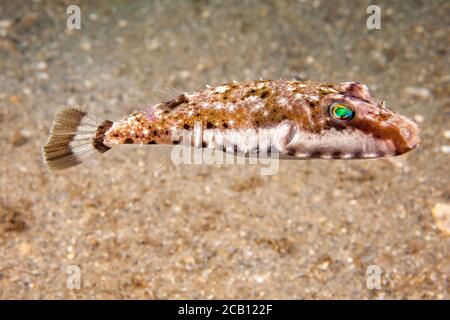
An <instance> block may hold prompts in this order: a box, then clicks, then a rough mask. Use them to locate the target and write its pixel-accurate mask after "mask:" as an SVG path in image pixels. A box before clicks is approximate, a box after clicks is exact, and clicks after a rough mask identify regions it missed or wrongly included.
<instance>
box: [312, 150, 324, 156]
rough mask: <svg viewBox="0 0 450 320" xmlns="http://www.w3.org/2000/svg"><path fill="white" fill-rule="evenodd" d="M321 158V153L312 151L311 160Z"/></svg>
mask: <svg viewBox="0 0 450 320" xmlns="http://www.w3.org/2000/svg"><path fill="white" fill-rule="evenodd" d="M321 156H322V151H314V152H313V153H311V158H320V157H321Z"/></svg>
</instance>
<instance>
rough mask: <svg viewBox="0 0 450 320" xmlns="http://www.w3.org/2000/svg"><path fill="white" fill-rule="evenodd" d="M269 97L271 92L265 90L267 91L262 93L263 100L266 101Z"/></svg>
mask: <svg viewBox="0 0 450 320" xmlns="http://www.w3.org/2000/svg"><path fill="white" fill-rule="evenodd" d="M268 95H269V90H265V91H263V92H261V95H260V97H261V99H264V98H267V96H268Z"/></svg>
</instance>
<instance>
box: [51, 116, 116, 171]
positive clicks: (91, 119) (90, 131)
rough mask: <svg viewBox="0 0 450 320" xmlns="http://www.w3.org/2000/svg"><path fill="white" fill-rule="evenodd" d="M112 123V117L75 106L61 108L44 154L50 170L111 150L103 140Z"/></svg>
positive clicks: (71, 164)
mask: <svg viewBox="0 0 450 320" xmlns="http://www.w3.org/2000/svg"><path fill="white" fill-rule="evenodd" d="M111 126H112V122H111V121H109V120H104V121H102V120H99V119H97V118H96V117H95V116H93V115H91V114H89V113H87V112H84V111H81V110H78V109H74V108H62V109H60V110H58V111H57V113H56V115H55V120H54V121H53V127H52V129H51V131H50V136H49V138H48V140H47V142H46V144H45V145H44V147H43V148H42V155H43V157H44V160H45V163H46V164H47V166H48V168H49V169H50V170H62V169H65V168H69V167H72V166H76V165H78V164H80V163H82V162H83V161H85V160H86V159H88V158H90V157H92V156H94V155H96V154H98V153H103V152H106V151H108V150H109V149H110V148H109V147H108V146H106V145H105V144H104V143H103V140H104V137H105V132H106V131H107V130H108V129H109V128H110V127H111Z"/></svg>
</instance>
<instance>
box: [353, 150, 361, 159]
mask: <svg viewBox="0 0 450 320" xmlns="http://www.w3.org/2000/svg"><path fill="white" fill-rule="evenodd" d="M362 155H363V152H362V151H355V152H354V153H353V155H352V158H355V159H361V158H362Z"/></svg>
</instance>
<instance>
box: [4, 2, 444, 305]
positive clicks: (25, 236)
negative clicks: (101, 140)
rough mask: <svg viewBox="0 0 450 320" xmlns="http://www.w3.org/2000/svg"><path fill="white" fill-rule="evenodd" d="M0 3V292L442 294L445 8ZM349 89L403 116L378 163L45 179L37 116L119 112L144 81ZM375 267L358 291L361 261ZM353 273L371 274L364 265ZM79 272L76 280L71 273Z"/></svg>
mask: <svg viewBox="0 0 450 320" xmlns="http://www.w3.org/2000/svg"><path fill="white" fill-rule="evenodd" d="M378 2H380V4H381V7H382V20H381V24H382V29H381V30H369V29H367V28H366V19H367V17H368V14H367V13H366V9H367V6H368V4H369V2H368V1H223V2H222V1H156V2H147V1H133V2H131V3H130V4H127V2H125V1H111V2H106V1H105V2H98V3H97V2H96V3H95V4H94V3H93V2H88V1H81V2H80V3H79V5H80V8H81V16H82V24H81V30H68V29H67V28H66V19H67V14H66V8H67V6H68V5H70V4H71V3H70V1H25V0H22V1H1V2H0V150H1V157H0V188H1V189H0V298H1V299H12V298H20V299H22V298H32V299H39V298H49V299H53V298H71V299H77V298H106V299H112V298H118V299H121V298H138V299H179V298H193V299H197V298H203V299H210V298H214V299H215V298H224V299H227V298H230V299H237V298H239V299H250V298H253V299H272V298H277V299H303V298H304V299H318V298H332V299H344V298H349V299H405V298H407V299H413V298H419V299H422V298H424V299H449V298H450V283H449V275H450V238H449V237H448V234H446V233H445V229H444V228H442V227H439V226H440V225H439V224H438V223H437V221H436V220H434V218H433V215H432V209H433V208H434V207H435V206H436V204H438V203H441V204H445V203H447V204H448V203H449V202H450V188H449V185H450V184H449V171H450V170H449V164H448V163H449V160H450V159H449V154H448V150H449V147H446V146H448V145H450V140H449V138H448V137H449V134H448V130H449V129H450V123H449V120H450V104H449V92H450V85H449V81H450V72H449V62H448V61H449V60H448V34H449V29H448V25H449V22H450V20H449V16H448V12H449V10H450V3H449V2H448V1H378ZM259 77H262V78H264V79H278V78H286V79H291V78H294V77H295V78H297V79H311V80H318V81H329V82H343V81H360V82H362V83H365V84H367V85H368V86H369V87H370V89H371V93H372V95H373V96H374V97H376V98H377V99H379V100H382V99H384V100H386V101H387V104H388V105H389V106H391V108H392V109H393V110H395V111H398V112H400V113H402V114H405V115H407V116H409V117H411V118H414V119H416V121H418V122H419V125H420V126H421V128H422V141H423V142H422V145H421V146H420V147H419V148H418V149H417V150H415V151H413V152H410V153H408V154H406V155H404V156H401V157H397V158H393V159H379V160H372V161H364V160H361V161H283V162H281V164H280V168H279V172H278V174H276V175H272V176H262V175H260V168H259V167H258V166H255V165H247V166H237V165H236V166H218V165H209V166H200V165H197V166H194V165H191V166H188V165H182V166H174V165H172V164H171V163H170V162H169V163H167V162H166V163H163V164H161V161H160V160H158V157H156V156H155V152H153V150H152V149H151V148H152V147H150V146H148V147H147V146H146V147H142V148H138V147H131V146H121V147H119V148H116V149H113V150H111V151H109V152H108V153H106V154H105V155H103V156H102V157H99V158H96V159H93V160H91V161H89V162H88V163H86V164H84V165H81V166H78V167H76V168H73V169H70V170H67V171H62V172H58V173H50V172H48V171H47V169H46V167H45V165H44V164H43V162H42V159H41V152H40V148H41V146H42V144H43V143H44V142H45V139H46V138H47V135H48V131H49V128H50V126H51V121H52V117H53V114H54V112H55V111H56V110H57V109H58V108H59V107H61V106H65V105H72V106H81V107H83V108H84V109H86V110H88V111H90V112H93V113H95V114H97V115H98V116H99V117H101V118H105V119H111V120H118V119H121V118H123V117H124V116H125V115H127V114H129V113H131V112H133V111H136V110H139V109H142V108H144V107H146V106H149V105H150V104H152V103H154V102H157V101H158V100H159V99H160V96H159V95H158V94H156V93H155V90H154V87H155V85H159V84H162V85H167V86H171V87H175V88H177V89H178V90H180V91H195V90H199V89H201V88H204V86H205V84H210V85H218V84H221V83H227V82H230V81H232V80H238V81H243V80H252V79H258V78H259ZM370 266H376V268H379V270H380V271H381V272H382V274H381V277H380V289H375V290H371V289H369V288H368V286H367V280H368V274H367V271H368V268H369V267H370ZM369 270H371V269H369ZM78 272H79V275H80V280H81V283H80V288H79V289H77V288H76V283H75V287H73V281H72V280H73V279H74V278H73V276H74V275H75V276H76V275H77V274H78Z"/></svg>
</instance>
